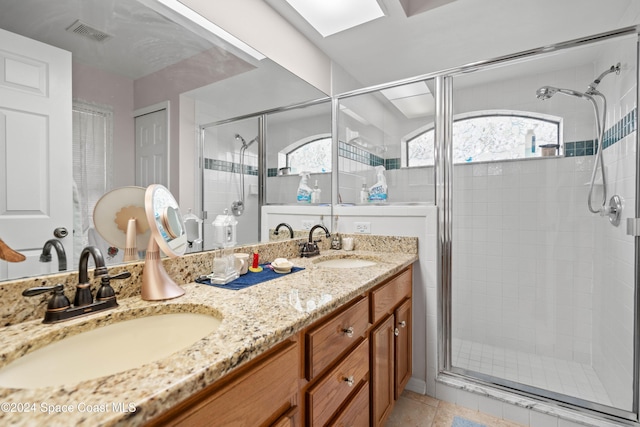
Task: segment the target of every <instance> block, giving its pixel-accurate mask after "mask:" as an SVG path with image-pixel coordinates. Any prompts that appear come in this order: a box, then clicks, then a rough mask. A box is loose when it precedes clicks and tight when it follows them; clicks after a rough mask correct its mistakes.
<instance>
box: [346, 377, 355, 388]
mask: <svg viewBox="0 0 640 427" xmlns="http://www.w3.org/2000/svg"><path fill="white" fill-rule="evenodd" d="M344 382H346V383H347V385H348V386H349V387H353V384H354V383H355V381H354V379H353V375H351V376H350V377H344Z"/></svg>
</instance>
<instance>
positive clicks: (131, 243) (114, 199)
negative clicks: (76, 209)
mask: <svg viewBox="0 0 640 427" xmlns="http://www.w3.org/2000/svg"><path fill="white" fill-rule="evenodd" d="M145 190H146V189H145V188H143V187H134V186H130V187H121V188H116V189H115V190H112V191H109V192H108V193H107V194H105V195H104V196H102V197H101V198H100V200H98V203H96V206H95V208H94V210H93V223H94V225H95V228H96V231H97V232H98V233H99V234H100V236H102V238H103V239H104V240H105V241H106V242H107V243H109V244H110V245H112V246H115V247H116V248H119V249H124V259H123V261H125V262H127V261H135V260H137V259H138V252H141V251H144V250H145V248H146V247H147V245H148V244H149V234H150V233H149V222H148V221H147V215H146V212H145V206H144V196H145Z"/></svg>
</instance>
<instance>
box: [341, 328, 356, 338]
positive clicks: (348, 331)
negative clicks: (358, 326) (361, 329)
mask: <svg viewBox="0 0 640 427" xmlns="http://www.w3.org/2000/svg"><path fill="white" fill-rule="evenodd" d="M342 332H343V333H344V334H345V335H346V336H348V337H349V338H353V326H349V327H348V328H346V329H343V330H342Z"/></svg>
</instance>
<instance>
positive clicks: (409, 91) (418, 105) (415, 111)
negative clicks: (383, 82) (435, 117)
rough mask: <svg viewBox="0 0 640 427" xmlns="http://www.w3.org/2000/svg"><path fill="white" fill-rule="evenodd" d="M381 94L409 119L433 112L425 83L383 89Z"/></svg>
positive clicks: (431, 99)
mask: <svg viewBox="0 0 640 427" xmlns="http://www.w3.org/2000/svg"><path fill="white" fill-rule="evenodd" d="M381 92H382V94H383V95H384V96H385V97H386V98H387V99H388V100H389V101H391V103H392V104H393V105H395V106H396V108H397V109H398V110H400V111H401V112H402V114H404V115H405V116H406V117H407V118H409V119H413V118H416V117H422V116H426V115H429V114H433V113H434V111H435V103H434V99H433V95H432V94H431V91H429V88H428V87H427V85H426V83H425V82H417V83H412V84H408V85H404V86H398V87H394V88H390V89H383V90H382V91H381Z"/></svg>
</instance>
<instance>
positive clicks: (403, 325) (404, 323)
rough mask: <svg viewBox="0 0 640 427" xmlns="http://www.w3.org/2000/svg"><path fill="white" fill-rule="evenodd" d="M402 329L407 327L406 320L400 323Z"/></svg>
mask: <svg viewBox="0 0 640 427" xmlns="http://www.w3.org/2000/svg"><path fill="white" fill-rule="evenodd" d="M400 327H401V328H406V327H407V322H406V321H404V320H403V321H402V322H400Z"/></svg>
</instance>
